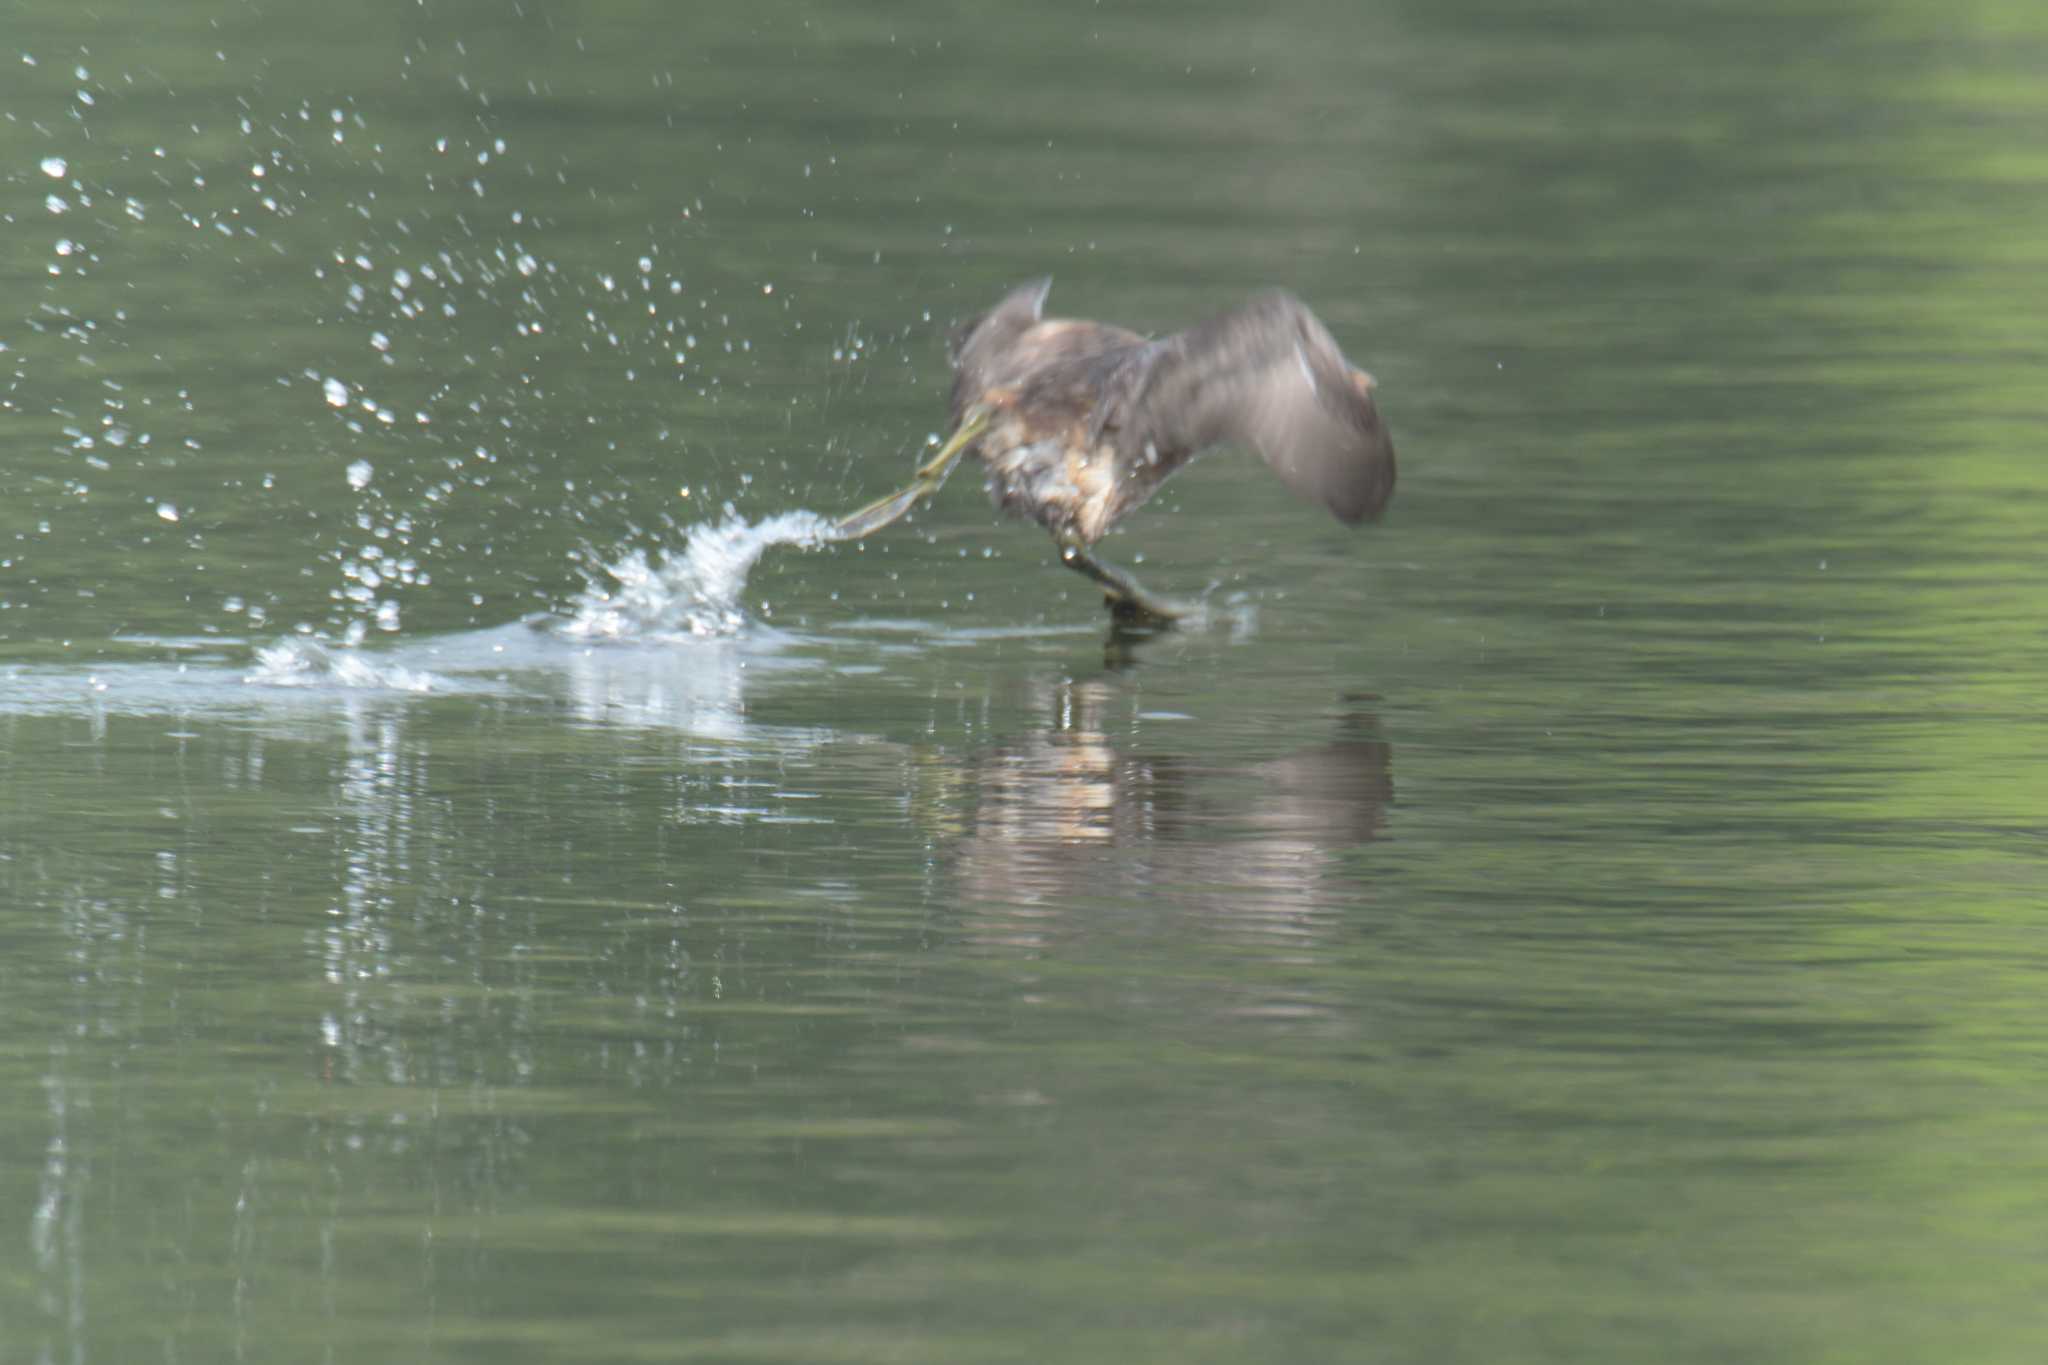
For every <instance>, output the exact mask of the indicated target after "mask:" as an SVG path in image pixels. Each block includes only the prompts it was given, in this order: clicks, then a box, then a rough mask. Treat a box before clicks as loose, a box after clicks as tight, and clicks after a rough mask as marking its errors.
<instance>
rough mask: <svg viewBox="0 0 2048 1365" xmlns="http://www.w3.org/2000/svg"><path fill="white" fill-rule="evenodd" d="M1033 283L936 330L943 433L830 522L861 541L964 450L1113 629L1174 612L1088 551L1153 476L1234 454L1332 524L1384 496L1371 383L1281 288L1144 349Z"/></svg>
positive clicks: (1376, 507) (1043, 283) (1160, 620)
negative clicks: (916, 462) (1057, 303)
mask: <svg viewBox="0 0 2048 1365" xmlns="http://www.w3.org/2000/svg"><path fill="white" fill-rule="evenodd" d="M1051 288H1052V280H1051V279H1050V278H1045V279H1038V280H1033V281H1032V282H1030V283H1028V284H1024V285H1021V286H1019V287H1017V288H1015V289H1013V290H1011V291H1010V292H1009V293H1008V294H1007V295H1005V296H1004V297H1003V299H1002V301H1001V302H1000V303H998V304H997V305H996V306H995V307H994V308H992V309H990V310H989V311H988V312H986V313H983V314H981V315H979V316H978V317H974V318H970V319H968V320H967V321H965V322H963V323H961V324H959V325H958V326H956V327H954V328H953V329H952V332H951V334H950V336H949V338H948V346H947V351H948V358H949V360H950V361H951V364H952V369H953V391H952V399H951V419H952V428H951V432H950V434H949V435H948V436H947V437H946V439H945V441H944V442H943V443H941V445H940V446H939V450H938V453H937V454H936V455H934V456H933V457H932V458H931V459H929V460H927V461H925V462H924V464H923V465H921V466H920V467H919V468H918V470H917V473H916V475H915V478H914V480H913V482H912V483H911V484H910V486H909V487H907V488H904V489H901V490H899V491H897V492H895V493H892V494H890V495H889V496H887V497H885V498H879V499H877V500H876V501H874V502H872V503H869V504H868V505H867V506H865V507H862V508H860V509H859V510H857V511H854V512H851V513H849V514H847V515H846V516H844V517H841V518H839V520H838V521H837V522H835V523H833V526H832V532H831V534H832V537H833V538H834V539H842V540H850V539H856V538H859V537H862V536H867V535H870V534H872V533H874V532H875V531H878V530H880V529H882V528H883V527H885V526H887V525H889V524H891V523H892V522H894V521H896V520H898V519H899V518H901V517H902V516H904V515H905V514H906V513H908V512H909V511H910V510H911V509H912V508H913V507H915V506H916V505H917V504H918V503H919V502H922V501H924V500H925V499H927V498H929V497H931V496H932V495H933V494H935V493H937V492H938V490H939V488H940V487H941V486H942V485H943V484H944V483H945V481H946V477H947V475H948V474H950V473H951V472H952V470H953V467H954V465H955V464H957V463H958V462H959V460H960V459H961V458H962V457H963V456H966V455H968V454H973V455H975V456H976V457H978V458H979V459H980V460H981V462H982V464H983V465H984V466H985V467H986V471H987V476H988V489H989V494H990V497H991V498H992V499H993V501H994V502H995V504H996V506H997V507H999V508H1000V509H1002V510H1003V511H1005V512H1007V513H1009V514H1011V515H1013V516H1018V517H1022V518H1025V519H1028V520H1032V521H1036V522H1037V523H1038V524H1039V525H1041V526H1043V527H1044V528H1045V529H1046V530H1047V531H1049V532H1050V533H1051V534H1052V538H1053V542H1054V544H1055V546H1056V547H1057V550H1058V554H1059V559H1060V562H1061V563H1062V564H1064V565H1066V566H1067V567H1069V568H1071V569H1074V570H1077V571H1078V572H1080V573H1083V574H1086V575H1087V576H1088V577H1089V578H1091V579H1093V580H1094V581H1095V583H1096V584H1097V585H1098V586H1100V587H1101V589H1102V592H1103V597H1104V600H1105V603H1106V604H1107V606H1108V607H1109V609H1110V612H1111V614H1112V616H1113V617H1114V618H1115V619H1116V620H1118V621H1120V622H1130V623H1139V624H1145V625H1170V624H1171V623H1172V622H1174V621H1175V620H1178V619H1180V618H1182V617H1185V616H1187V615H1189V614H1190V613H1191V610H1192V609H1191V608H1190V607H1188V606H1187V605H1185V604H1183V603H1180V602H1176V601H1173V600H1171V599H1167V598H1162V597H1158V596H1155V595H1154V594H1152V593H1151V592H1148V591H1147V590H1146V589H1145V588H1144V587H1143V586H1142V585H1140V584H1139V583H1138V581H1137V580H1136V579H1135V578H1133V577H1132V576H1131V574H1130V573H1129V572H1128V571H1127V570H1124V569H1122V568H1119V567H1117V566H1115V565H1113V564H1108V563H1105V562H1104V561H1102V560H1101V559H1099V558H1097V557H1096V556H1095V554H1094V552H1093V547H1094V545H1095V543H1096V542H1097V541H1099V540H1100V539H1101V538H1102V537H1103V535H1104V534H1105V533H1107V532H1108V530H1109V529H1110V528H1111V527H1112V526H1114V525H1116V523H1117V522H1119V521H1121V520H1122V519H1123V518H1124V517H1125V516H1127V515H1128V514H1129V513H1131V512H1132V511H1134V510H1135V509H1137V508H1138V507H1139V506H1141V505H1142V504H1144V503H1145V501H1146V500H1147V499H1149V498H1150V497H1151V496H1152V495H1153V494H1154V493H1156V492H1158V491H1159V486H1160V485H1161V484H1162V483H1164V482H1165V481H1166V479H1167V478H1168V476H1170V475H1172V474H1173V473H1174V472H1175V471H1177V470H1179V469H1180V468H1181V467H1182V466H1184V465H1186V464H1187V463H1188V462H1189V461H1190V460H1192V459H1193V458H1194V457H1195V456H1196V455H1198V454H1200V453H1201V452H1202V451H1204V450H1206V449H1208V448H1209V447H1211V446H1215V445H1219V444H1223V443H1226V442H1228V443H1234V444H1238V445H1245V446H1250V447H1251V448H1252V449H1254V450H1256V451H1257V452H1258V453H1259V454H1260V455H1261V456H1263V457H1264V459H1265V461H1266V463H1267V464H1269V465H1271V466H1272V468H1273V471H1274V472H1275V473H1276V474H1278V475H1279V476H1280V479H1281V481H1282V482H1283V483H1285V484H1286V485H1287V486H1288V487H1289V488H1291V489H1293V490H1294V491H1295V492H1296V493H1298V494H1300V495H1302V496H1303V497H1306V498H1309V499H1311V500H1313V501H1317V502H1321V503H1322V504H1323V505H1324V506H1325V507H1327V508H1329V510H1330V511H1331V512H1332V513H1333V514H1334V515H1335V516H1336V518H1337V519H1338V520H1339V521H1341V522H1344V523H1346V524H1348V525H1356V524H1358V523H1360V522H1365V521H1372V520H1376V519H1378V517H1379V516H1380V514H1381V513H1382V511H1384V510H1385V508H1386V505H1387V500H1388V499H1389V498H1391V497H1392V496H1393V492H1394V445H1393V441H1392V440H1391V439H1390V438H1389V436H1388V434H1387V428H1386V424H1385V423H1384V422H1383V421H1382V420H1381V419H1380V413H1379V408H1378V406H1377V404H1376V403H1375V401H1374V396H1373V395H1374V391H1375V388H1376V385H1375V382H1374V380H1373V377H1372V376H1371V375H1369V374H1367V373H1366V372H1365V371H1364V370H1361V369H1359V368H1358V367H1356V366H1354V365H1352V364H1351V363H1350V362H1349V361H1348V360H1346V359H1345V358H1344V353H1343V351H1342V350H1340V349H1339V347H1338V345H1337V342H1336V339H1335V338H1333V337H1332V336H1331V335H1330V331H1329V329H1328V328H1327V327H1325V326H1324V325H1323V324H1322V322H1321V321H1320V320H1319V319H1317V317H1316V315H1315V314H1314V313H1312V312H1310V311H1309V309H1308V307H1307V305H1305V304H1303V303H1302V302H1301V300H1299V299H1298V298H1296V297H1295V296H1294V295H1292V294H1290V293H1287V292H1286V291H1284V290H1277V289H1276V290H1268V291H1266V292H1264V293H1260V294H1256V295H1254V296H1253V297H1251V298H1250V299H1248V300H1247V301H1245V302H1244V303H1243V304H1241V305H1239V306H1238V307H1236V308H1233V309H1231V310H1229V311H1228V312H1224V313H1220V314H1218V315H1217V316H1215V317H1212V318H1210V319H1208V320H1207V321H1205V322H1200V323H1197V324H1196V325H1194V326H1192V327H1189V328H1187V329H1186V330H1185V331H1181V332H1177V333H1175V334H1173V335H1171V336H1167V337H1162V338H1159V339H1157V340H1153V339H1148V338H1146V337H1144V336H1142V335H1140V334H1139V333H1137V332H1134V331H1130V330H1128V329H1126V328H1123V327H1117V326H1112V325H1110V324H1107V323H1100V322H1088V321H1083V320H1080V319H1073V318H1056V317H1055V318H1049V317H1047V316H1045V301H1046V297H1047V295H1048V293H1049V292H1050V290H1051Z"/></svg>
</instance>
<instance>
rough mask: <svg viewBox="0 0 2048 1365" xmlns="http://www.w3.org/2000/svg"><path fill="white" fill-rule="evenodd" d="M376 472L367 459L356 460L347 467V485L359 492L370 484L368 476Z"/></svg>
mask: <svg viewBox="0 0 2048 1365" xmlns="http://www.w3.org/2000/svg"><path fill="white" fill-rule="evenodd" d="M376 472H377V471H376V469H375V467H374V466H372V465H371V464H370V462H369V461H368V460H357V461H356V462H355V463H354V464H352V465H350V466H349V467H348V486H349V487H350V488H353V489H355V490H356V491H357V492H361V491H362V490H363V489H365V488H368V487H369V486H370V478H371V476H372V475H374V474H375V473H376Z"/></svg>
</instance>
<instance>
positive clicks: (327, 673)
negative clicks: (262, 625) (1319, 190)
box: [242, 640, 445, 692]
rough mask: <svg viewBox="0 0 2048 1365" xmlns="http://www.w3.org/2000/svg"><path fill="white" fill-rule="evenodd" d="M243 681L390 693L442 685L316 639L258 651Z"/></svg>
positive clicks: (410, 670) (425, 675)
mask: <svg viewBox="0 0 2048 1365" xmlns="http://www.w3.org/2000/svg"><path fill="white" fill-rule="evenodd" d="M242 681H243V682H245V683H250V684H253V685H256V686H261V687H361V688H372V689H383V690H386V691H392V692H432V691H434V690H436V689H437V688H440V687H443V686H445V684H444V683H443V682H442V680H441V679H439V678H437V677H435V676H434V675H433V674H432V673H428V672H425V671H424V670H421V669H417V668H407V667H405V666H404V665H402V664H394V663H388V662H386V663H379V662H378V661H376V660H375V659H372V658H368V657H366V656H364V655H361V654H358V653H356V652H355V651H354V650H350V649H329V648H328V647H327V646H326V645H323V644H321V643H320V642H318V641H317V640H284V641H281V642H280V643H278V644H274V645H270V646H268V647H267V648H264V649H259V650H257V651H256V667H255V668H254V669H253V670H252V671H250V672H249V673H247V674H245V675H244V676H243V678H242Z"/></svg>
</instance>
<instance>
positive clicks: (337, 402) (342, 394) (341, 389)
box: [320, 379, 348, 408]
mask: <svg viewBox="0 0 2048 1365" xmlns="http://www.w3.org/2000/svg"><path fill="white" fill-rule="evenodd" d="M320 388H321V391H322V392H323V393H325V394H326V395H327V406H328V407H330V408H345V407H347V406H348V385H346V384H344V383H342V382H341V381H340V380H339V379H323V380H321V381H320Z"/></svg>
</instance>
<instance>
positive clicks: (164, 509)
mask: <svg viewBox="0 0 2048 1365" xmlns="http://www.w3.org/2000/svg"><path fill="white" fill-rule="evenodd" d="M156 514H157V515H158V516H160V517H162V518H163V519H164V520H165V521H176V520H177V519H178V506H177V504H176V503H170V502H160V503H158V504H157V505H156Z"/></svg>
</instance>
